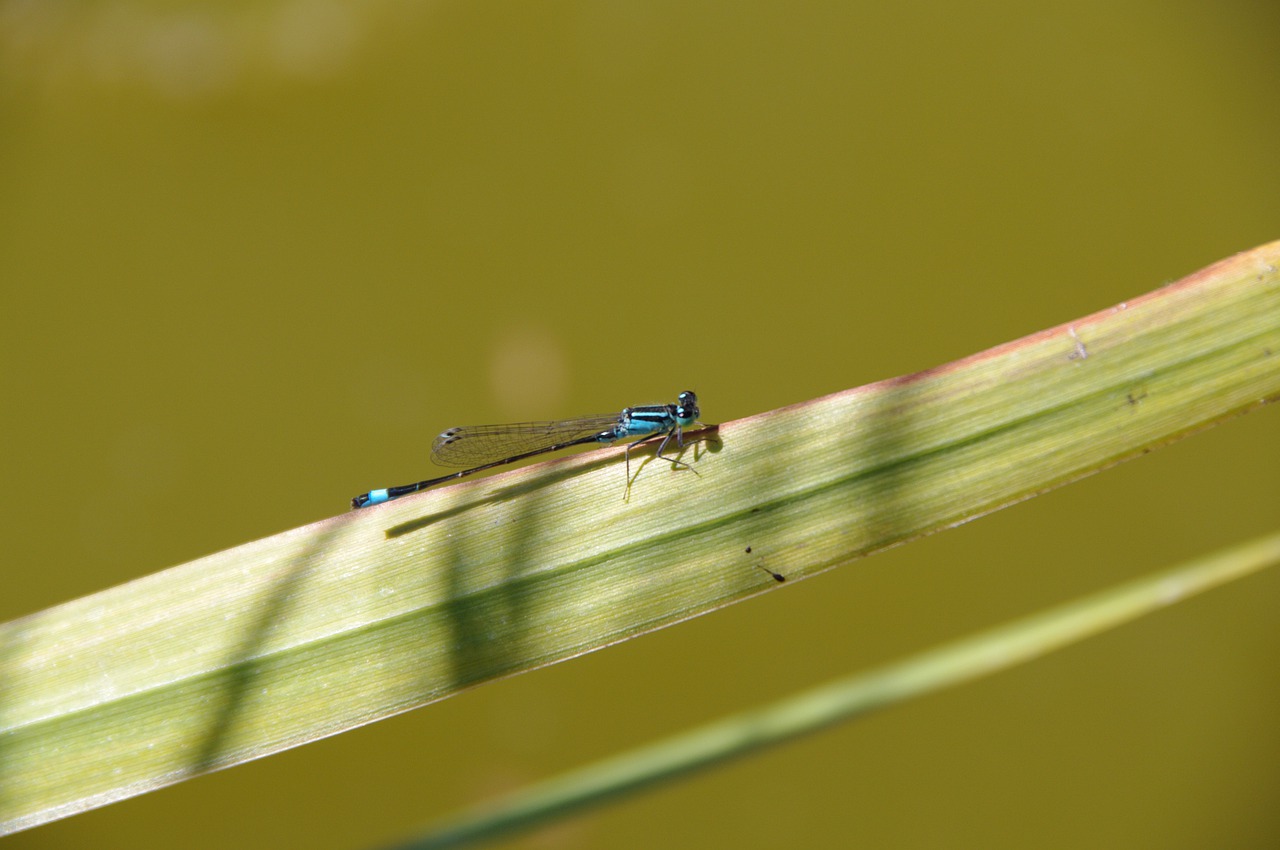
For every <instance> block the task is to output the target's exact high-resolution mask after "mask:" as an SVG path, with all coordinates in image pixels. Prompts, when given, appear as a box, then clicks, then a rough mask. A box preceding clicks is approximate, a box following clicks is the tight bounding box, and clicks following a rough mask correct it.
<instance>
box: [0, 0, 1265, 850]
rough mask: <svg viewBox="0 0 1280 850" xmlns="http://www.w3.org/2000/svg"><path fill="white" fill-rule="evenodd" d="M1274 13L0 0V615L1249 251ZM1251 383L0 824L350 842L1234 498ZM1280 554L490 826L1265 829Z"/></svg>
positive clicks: (894, 363)
mask: <svg viewBox="0 0 1280 850" xmlns="http://www.w3.org/2000/svg"><path fill="white" fill-rule="evenodd" d="M1278 33H1280V13H1278V12H1277V9H1276V6H1275V5H1274V4H1273V3H1269V2H1222V3H1212V4H1206V3H1186V2H1183V3H1172V2H1134V3H1127V4H1119V5H1117V4H1114V3H1105V2H1097V0H1093V2H1080V3H1073V4H1068V5H1061V4H1025V3H1019V2H992V3H985V4H952V3H943V2H923V3H909V4H899V3H839V2H836V3H786V4H767V5H766V4H754V5H752V4H738V3H723V4H709V3H696V2H695V3H687V2H680V3H639V2H636V3H624V2H595V3H588V2H574V3H517V2H511V3H500V4H499V3H459V2H445V3H430V2H421V3H419V2H392V1H391V0H370V1H369V2H363V3H347V2H340V0H279V2H277V0H253V2H241V3H225V2H222V3H219V2H179V3H139V2H131V0H101V2H96V3H87V4H76V3H69V2H46V3H29V2H21V0H0V282H2V283H3V304H2V306H0V323H2V325H0V326H2V327H3V342H4V357H3V362H4V366H3V379H4V382H3V394H4V397H3V408H2V410H3V416H2V420H3V428H4V446H3V455H4V458H5V460H4V470H5V472H4V476H3V481H4V496H3V511H2V512H0V515H2V516H3V519H2V520H0V521H2V522H3V539H4V544H5V555H4V560H3V563H4V567H3V575H2V577H0V578H2V582H0V619H10V618H13V617H17V616H20V615H22V614H25V613H29V612H32V611H36V610H39V609H41V608H43V607H46V606H49V605H52V604H55V603H57V602H59V601H63V600H66V599H70V598H73V597H77V596H81V595H84V594H88V593H92V592H94V591H97V590H101V589H103V588H106V587H109V586H111V585H114V584H117V583H119V582H123V581H127V580H129V579H131V578H135V577H137V576H141V575H146V574H148V573H151V572H153V571H156V570H159V569H163V568H164V567H166V566H170V565H173V564H176V563H180V562H183V561H186V560H189V559H191V558H194V557H197V556H199V555H203V554H206V553H208V552H212V551H215V550H218V549H222V548H225V547H229V546H233V545H236V544H238V543H242V542H245V541H248V540H251V539H254V538H257V537H261V536H264V535H269V534H272V533H275V532H278V531H282V530H284V529H288V528H291V527H294V526H297V525H300V524H303V523H307V522H310V521H312V520H316V519H320V518H322V517H325V516H329V515H331V514H333V513H336V512H339V511H342V510H344V509H345V507H346V504H347V500H348V499H349V498H350V497H351V496H352V495H354V494H355V493H357V492H360V491H362V490H366V489H368V488H370V487H373V486H384V485H388V484H398V483H403V482H405V481H409V480H414V479H416V478H419V477H424V476H427V475H430V474H431V473H432V467H431V466H430V465H429V464H428V462H427V449H428V445H429V442H430V439H431V437H432V436H433V435H434V434H435V433H436V432H437V431H439V430H440V429H442V428H443V427H446V426H449V425H455V424H465V423H473V422H484V421H498V420H502V419H508V418H539V417H551V416H556V415H562V414H574V413H583V412H594V411H609V410H612V409H616V408H619V407H621V406H623V405H626V404H630V403H636V402H644V401H654V400H657V401H665V400H669V399H671V398H672V397H673V396H674V394H675V393H676V392H678V391H679V390H682V389H686V388H693V389H696V390H697V391H698V393H699V395H700V396H701V398H702V399H703V402H704V403H703V409H704V412H705V416H704V419H705V420H706V421H726V420H730V419H734V418H737V417H741V416H745V415H748V414H752V413H757V412H760V411H763V410H767V409H770V408H773V407H777V406H780V405H783V404H787V403H790V402H795V401H800V400H803V399H807V398H811V397H813V396H816V395H820V394H823V393H826V392H830V391H835V390H840V389H844V388H847V387H852V386H856V385H859V384H862V383H866V382H868V381H873V380H877V379H880V378H885V377H890V376H893V375H899V374H903V373H907V372H912V371H915V370H918V369H922V368H927V367H930V366H934V365H937V364H940V363H943V362H946V361H949V360H951V359H954V358H957V357H960V356H962V355H965V354H968V353H971V352H973V351H976V350H980V349H983V348H986V347H988V346H991V345H993V344H996V343H999V342H1002V341H1004V340H1007V339H1011V338H1014V337H1018V336H1021V335H1023V334H1026V333H1029V332H1032V331H1035V330H1038V329H1040V328H1043V327H1046V326H1049V325H1053V324H1057V323H1060V322H1064V321H1067V320H1070V319H1072V318H1075V317H1077V316H1080V315H1083V314H1085V313H1089V312H1092V311H1094V310H1097V309H1101V308H1103V307H1107V306H1109V305H1111V304H1114V303H1116V302H1119V301H1122V300H1124V299H1125V298H1127V297H1130V296H1133V295H1136V294H1138V293H1141V292H1143V291H1146V290H1148V289H1152V288H1154V287H1156V286H1158V285H1160V284H1161V283H1164V282H1167V281H1169V280H1173V279H1175V278H1177V277H1180V276H1182V275H1184V274H1186V273H1189V272H1192V271H1194V270H1196V269H1198V268H1200V267H1202V266H1204V265H1207V264H1208V263H1210V262H1213V261H1215V260H1217V259H1219V258H1221V257H1224V256H1226V255H1228V254H1231V253H1233V252H1235V251H1237V250H1242V249H1245V248H1249V247H1252V246H1254V245H1256V244H1259V243H1262V242H1266V241H1270V240H1273V239H1276V238H1280V191H1278V187H1280V178H1278V176H1277V175H1278V174H1280V171H1278V165H1277V164H1278V162H1280V159H1278V158H1277V151H1280V108H1278V107H1277V104H1278V103H1280V51H1277V47H1276V46H1277V43H1278V41H1277V34H1278ZM1277 520H1280V419H1277V411H1276V410H1274V409H1270V410H1263V411H1261V412H1259V413H1257V414H1255V415H1252V416H1248V417H1245V418H1243V419H1239V420H1236V421H1232V422H1230V423H1227V424H1226V425H1225V426H1223V427H1221V428H1218V429H1215V430H1213V431H1211V432H1208V433H1204V434H1201V435H1198V436H1196V437H1194V438H1193V439H1191V440H1189V441H1187V442H1184V443H1181V444H1179V445H1177V446H1175V447H1173V448H1171V449H1167V450H1164V451H1161V452H1158V453H1156V454H1154V455H1151V456H1149V457H1146V458H1144V459H1142V460H1141V461H1139V462H1135V463H1132V464H1128V465H1126V466H1123V467H1121V468H1118V469H1114V470H1111V471H1108V472H1106V473H1105V474H1102V475H1099V476H1096V477H1094V478H1092V479H1090V480H1088V481H1085V482H1082V483H1080V484H1077V485H1074V486H1072V487H1069V488H1067V489H1065V490H1062V491H1059V492H1056V493H1053V494H1051V495H1048V496H1046V497H1043V498H1040V499H1036V500H1033V501H1032V502H1029V503H1026V504H1023V505H1020V506H1017V507H1015V508H1013V509H1010V510H1007V511H1004V512H1002V513H999V514H997V515H994V516H991V517H987V518H984V519H983V520H981V521H979V522H976V523H974V524H972V525H969V526H966V527H964V528H962V529H959V530H956V531H952V532H949V533H946V534H943V535H939V536H937V537H934V538H931V539H929V540H926V541H923V542H920V543H918V544H915V545H912V546H908V547H905V548H901V549H898V550H895V551H893V552H890V553H886V554H884V555H881V556H879V557H876V558H873V559H870V560H866V561H862V562H859V563H856V564H853V565H850V566H849V567H846V568H844V569H841V570H837V571H835V572H833V573H830V574H827V575H825V576H822V577H820V578H818V579H815V580H813V581H808V582H804V583H801V584H796V585H794V586H787V587H785V588H783V589H781V592H778V593H772V594H768V595H767V596H764V597H761V598H757V599H755V600H753V601H751V602H749V603H746V604H742V605H738V606H735V607H732V608H730V609H728V610H724V611H720V612H718V613H716V614H714V615H711V616H708V617H704V618H701V619H699V620H697V621H694V622H691V623H686V624H684V625H681V626H678V627H676V628H672V629H668V630H666V631H663V632H661V633H659V634H655V635H650V636H647V637H645V638H642V639H640V640H636V641H632V642H630V643H627V644H625V645H622V646H617V647H613V648H611V649H608V650H606V651H603V652H599V653H595V654H593V655H591V656H588V657H585V658H581V659H578V660H575V661H572V662H569V663H566V664H561V665H558V666H556V667H554V668H551V669H549V670H544V671H541V672H538V673H535V674H531V675H527V676H521V677H517V678H515V679H512V680H508V681H504V682H501V683H497V684H491V685H487V686H484V687H481V688H479V689H477V690H475V691H472V692H470V693H468V694H465V695H463V696H461V697H458V698H455V699H452V700H449V701H447V702H445V703H442V704H439V705H435V706H430V707H428V708H425V709H422V710H419V711H415V712H412V713H410V714H407V715H405V716H401V717H398V718H394V719H392V720H389V721H386V722H383V723H380V724H375V725H374V726H372V727H369V728H365V729H361V730H357V731H354V732H351V733H348V734H344V735H340V736H338V737H336V738H333V739H330V740H327V741H323V742H320V743H317V744H313V745H311V746H307V747H303V748H301V749H298V750H294V751H291V752H287V753H284V754H281V755H277V756H274V757H271V758H268V759H265V760H262V761H259V762H256V763H252V764H249V765H245V766H241V767H238V768H235V769H233V770H229V771H225V772H222V773H220V774H216V775H212V776H207V777H204V778H201V779H197V780H195V781H191V782H187V783H184V784H182V785H180V786H176V787H173V788H170V789H166V790H164V791H161V792H158V793H154V794H150V795H147V796H144V797H141V798H137V799H133V800H130V801H127V802H124V803H121V804H117V805H113V806H109V807H107V808H104V809H100V810H97V811H94V812H91V813H89V814H87V815H84V816H81V817H76V818H73V819H70V820H67V821H62V822H59V823H56V824H53V825H51V826H46V827H43V828H40V829H38V830H35V831H32V832H29V833H25V834H22V835H21V836H19V837H17V838H13V839H10V840H9V842H8V844H7V845H6V846H12V847H15V848H17V847H72V846H74V847H85V846H92V847H98V848H114V847H120V848H124V847H129V848H133V847H138V846H166V847H172V846H184V847H223V846H237V847H264V848H265V847H281V846H309V847H317V848H329V847H333V848H345V847H358V846H366V845H369V844H375V843H380V842H385V841H387V840H389V839H393V838H395V837H399V836H402V835H404V834H406V833H407V832H409V831H410V830H412V829H413V828H414V827H415V826H417V825H419V824H421V823H423V822H425V821H427V820H429V819H431V818H433V817H435V816H438V815H440V814H442V813H445V812H447V811H449V810H452V809H454V808H455V807H458V806H460V805H464V804H468V803H470V802H473V801H476V800H478V799H482V798H485V797H487V796H489V795H491V794H493V793H495V792H497V791H498V790H499V789H503V788H507V787H511V786H514V785H517V784H520V783H523V782H526V781H529V780H531V779H534V778H537V777H541V776H544V775H547V774H549V773H551V772H553V771H556V770H558V769H561V768H566V767H569V766H573V765H577V764H579V763H582V762H584V761H587V760H590V759H593V758H595V757H598V756H601V755H604V754H607V753H611V752H614V751H616V750H618V749H621V748H625V747H627V746H630V745H633V744H637V743H640V742H643V741H646V740H649V739H651V738H653V737H655V736H659V735H662V734H665V733H669V732H672V731H674V730H679V729H683V728H685V727H686V726H688V725H690V724H695V723H698V722H701V721H704V720H707V719H709V718H712V717H715V716H718V715H720V714H722V713H724V712H728V711H732V710H734V709H738V708H742V707H746V706H752V705H756V704H759V703H762V702H765V701H768V700H771V699H774V698H776V697H779V696H781V695H784V694H789V693H791V692H793V691H794V690H796V689H800V688H803V687H806V686H809V685H812V684H814V683H817V682H821V681H823V680H826V679H828V678H830V677H832V676H835V675H839V674H843V673H845V672H847V671H850V670H853V669H858V668H861V667H865V666H867V665H870V664H874V663H880V662H883V661H885V660H888V659H892V658H895V657H898V656H900V655H903V654H905V653H908V652H911V651H914V650H917V649H920V648H923V647H927V646H931V645H934V644H936V643H938V642H940V641H944V640H946V639H948V638H952V637H955V636H957V635H960V634H963V633H966V632H969V631H971V630H973V629H977V628H980V627H983V626H986V625H990V624H993V623H996V622H1000V621H1003V620H1005V619H1007V618H1010V617H1013V616H1016V615H1019V614H1023V613H1026V612H1029V611H1033V610H1036V609H1038V608H1041V607H1043V606H1047V605H1050V604H1053V603H1056V602H1060V601H1063V600H1066V599H1069V598H1072V597H1075V596H1077V595H1081V594H1084V593H1087V592H1089V591H1092V590H1096V589H1099V588H1101V587H1104V586H1107V585H1110V584H1112V583H1114V582H1116V581H1119V580H1121V579H1123V578H1125V577H1129V576H1133V575H1135V574H1141V573H1144V572H1149V571H1152V570H1154V569H1156V568H1159V567H1161V566H1165V565H1167V564H1169V563H1171V562H1173V561H1176V560H1178V559H1179V558H1182V557H1184V556H1189V555H1193V554H1199V553H1202V552H1205V551H1209V550H1212V549H1214V548H1217V547H1219V546H1222V545H1225V544H1228V543H1231V542H1233V541H1238V540H1242V539H1244V538H1246V537H1249V536H1252V535H1255V534H1260V533H1263V532H1266V531H1271V530H1274V529H1275V528H1276V526H1277ZM1277 602H1280V575H1276V574H1274V573H1273V574H1267V575H1264V576H1262V577H1258V578H1254V579H1250V580H1248V581H1246V582H1243V583H1241V584H1239V585H1238V586H1232V587H1230V588H1227V589H1225V590H1221V591H1217V592H1215V593H1214V594H1212V595H1211V596H1209V597H1206V598H1204V599H1201V600H1197V601H1193V602H1191V603H1190V604H1187V605H1184V606H1181V607H1179V608H1177V609H1175V610H1172V611H1169V612H1167V613H1164V614H1161V615H1159V616H1157V617H1154V618H1152V619H1150V620H1149V621H1145V622H1143V623H1141V624H1139V625H1136V626H1132V627H1129V628H1126V629H1124V630H1122V631H1120V632H1118V633H1115V634H1113V635H1110V636H1107V637H1104V638H1102V639H1100V640H1095V641H1092V642H1091V643H1089V644H1087V645H1084V646H1081V647H1079V648H1077V649H1073V650H1071V651H1068V652H1065V653H1062V654H1061V655H1058V656H1055V657H1053V658H1052V659H1049V660H1047V661H1044V662H1041V663H1038V664H1035V665H1032V666H1030V667H1027V668H1023V669H1020V670H1018V671H1016V672H1013V673H1011V674H1007V675H1002V676H1000V677H998V678H996V679H992V680H988V681H985V682H982V683H979V684H977V685H973V686H969V687H965V688H963V689H960V690H957V691H953V692H949V693H947V694H945V695H941V696H937V697H933V698H930V699H926V700H923V701H921V702H919V703H918V704H914V705H911V706H910V707H907V708H905V709H900V710H895V711H891V712H888V713H885V714H881V715H877V716H875V717H872V718H870V719H867V720H866V721H865V722H861V723H858V724H855V725H849V726H845V727H842V728H839V729H836V730H833V731H830V732H826V733H823V734H821V735H818V736H815V737H812V738H808V739H806V740H804V741H802V742H800V743H798V744H795V745H794V746H790V747H786V748H782V749H778V750H774V751H770V752H769V753H766V754H765V755H763V756H761V757H757V758H752V759H749V760H745V761H740V762H735V763H733V764H732V765H730V766H728V767H725V768H723V769H720V770H717V771H714V772H711V773H707V774H702V775H699V776H698V777H697V778H695V779H693V780H692V781H689V782H685V783H682V784H677V785H672V786H667V787H664V788H661V789H659V790H657V791H656V792H651V793H647V794H644V795H641V796H637V797H634V798H630V799H628V800H626V801H624V802H622V803H621V804H620V805H615V806H613V807H612V808H608V809H606V810H603V811H600V812H598V813H593V814H591V815H589V816H587V817H584V818H580V819H575V820H573V821H571V822H569V823H566V824H564V825H561V826H557V827H554V828H552V830H551V831H549V832H543V833H541V834H539V835H537V836H536V837H533V838H529V839H524V840H521V841H517V842H514V845H513V846H523V847H547V846H564V847H603V846H608V847H619V848H630V847H636V848H641V847H643V848H650V847H665V846H680V847H708V846H734V847H777V846H872V847H904V848H905V847H984V848H993V847H1009V848H1024V847H1084V846H1087V847H1092V848H1097V847H1116V848H1135V847H1160V848H1171V847H1188V848H1201V847H1210V846H1218V847H1228V846H1229V847H1235V848H1239V847H1271V846H1275V844H1276V843H1277V842H1280V724H1278V723H1277V722H1276V718H1277V717H1280V686H1278V685H1280V682H1278V677H1277V670H1280V627H1278V626H1277V618H1276V610H1277Z"/></svg>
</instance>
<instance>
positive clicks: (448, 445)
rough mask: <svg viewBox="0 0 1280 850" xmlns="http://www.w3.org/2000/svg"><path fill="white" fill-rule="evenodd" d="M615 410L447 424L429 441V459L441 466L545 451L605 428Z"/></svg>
mask: <svg viewBox="0 0 1280 850" xmlns="http://www.w3.org/2000/svg"><path fill="white" fill-rule="evenodd" d="M617 424H618V414H616V413H611V414H601V415H600V416H582V417H579V418H578V419H560V420H557V421H554V422H515V423H512V424H510V425H464V426H462V427H461V428H450V429H449V430H448V431H445V432H444V433H442V434H441V435H440V436H438V437H436V439H435V442H434V443H432V444H431V459H432V460H433V461H435V462H436V463H438V464H439V465H440V466H462V467H470V466H484V465H485V464H487V463H493V462H494V461H499V460H502V459H504V458H509V457H514V456H516V455H523V454H529V453H530V452H539V451H547V450H548V449H550V448H551V447H553V446H558V445H561V444H562V443H572V442H573V441H575V440H582V439H585V438H587V437H590V436H593V435H595V434H599V433H600V432H602V431H607V430H609V429H610V428H612V427H613V426H614V425H617Z"/></svg>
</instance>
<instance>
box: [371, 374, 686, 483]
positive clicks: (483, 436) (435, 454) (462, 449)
mask: <svg viewBox="0 0 1280 850" xmlns="http://www.w3.org/2000/svg"><path fill="white" fill-rule="evenodd" d="M697 421H698V397H697V396H696V395H694V394H693V391H692V390H686V391H685V392H682V393H680V396H679V398H678V399H677V401H676V403H675V404H646V405H641V406H639V407H628V408H626V409H624V410H623V411H622V412H621V413H618V414H609V415H604V416H583V417H579V418H577V419H561V420H556V421H553V422H517V423H515V424H512V425H473V426H469V427H463V428H450V429H449V430H448V431H445V432H444V433H443V434H441V435H440V436H438V437H436V439H435V442H434V443H433V444H432V446H431V459H432V460H433V461H435V462H436V463H437V464H439V465H440V466H465V467H467V468H466V469H464V470H462V471H461V472H455V473H453V474H451V475H442V476H440V477H439V478H428V479H427V480H426V481H419V482H418V483H417V484H405V485H402V486H400V487H387V488H385V489H382V490H370V491H369V492H368V493H362V494H360V495H359V496H356V497H355V498H354V499H352V500H351V507H353V508H363V507H367V506H369V505H378V504H381V503H383V502H389V501H391V500H392V499H398V498H399V497H401V496H407V495H409V494H410V493H416V492H418V491H419V490H425V489H426V488H428V487H434V486H435V485H437V484H443V483H444V482H445V481H452V480H454V479H455V478H462V477H463V476H465V475H471V474H472V473H473V472H481V471H482V470H485V469H492V468H493V467H495V466H502V465H503V464H507V463H515V462H516V461H518V460H524V459H526V458H531V457H536V456H537V455H540V454H546V453H547V452H554V451H559V450H560V449H567V448H569V447H570V446H585V445H588V444H590V443H616V442H617V441H619V440H625V439H627V438H629V437H638V438H639V439H637V440H636V441H635V442H633V443H630V444H628V445H627V452H626V455H627V479H628V480H630V478H631V450H632V449H633V448H635V447H636V446H638V445H640V444H641V443H644V442H648V441H649V440H656V439H658V438H659V437H661V438H662V442H661V443H660V444H659V445H658V452H657V456H658V457H659V458H662V459H664V460H671V461H672V462H673V463H676V464H680V465H682V466H687V465H688V464H684V463H683V462H682V461H678V460H674V459H672V458H668V457H665V456H664V455H663V454H662V452H663V451H664V450H665V449H666V447H667V444H668V443H670V442H671V440H672V438H674V439H675V441H676V445H677V446H680V447H682V448H683V446H684V429H685V428H689V427H692V426H693V425H694V424H695V423H696V422H697Z"/></svg>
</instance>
